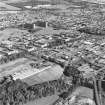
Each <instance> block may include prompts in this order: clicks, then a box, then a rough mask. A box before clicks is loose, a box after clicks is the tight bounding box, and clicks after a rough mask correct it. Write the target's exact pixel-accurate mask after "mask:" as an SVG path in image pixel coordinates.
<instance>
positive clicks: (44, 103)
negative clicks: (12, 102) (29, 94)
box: [24, 95, 59, 105]
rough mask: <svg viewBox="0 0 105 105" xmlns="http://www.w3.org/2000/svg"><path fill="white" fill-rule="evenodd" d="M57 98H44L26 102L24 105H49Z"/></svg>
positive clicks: (54, 96) (55, 96)
mask: <svg viewBox="0 0 105 105" xmlns="http://www.w3.org/2000/svg"><path fill="white" fill-rule="evenodd" d="M58 98H59V97H58V96H57V95H53V96H48V97H45V98H41V99H38V100H35V101H31V102H28V103H27V104H24V105H51V104H52V103H53V102H54V101H56V100H57V99H58Z"/></svg>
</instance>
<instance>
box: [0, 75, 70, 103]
mask: <svg viewBox="0 0 105 105" xmlns="http://www.w3.org/2000/svg"><path fill="white" fill-rule="evenodd" d="M69 88H70V85H68V84H65V82H64V81H62V80H61V79H58V80H53V81H47V82H43V83H41V84H35V85H32V86H29V85H28V84H27V83H25V82H22V81H21V80H19V79H17V80H13V78H12V76H9V77H4V78H3V79H2V80H1V81H0V105H21V104H23V103H27V102H29V101H33V100H35V99H39V98H42V97H47V96H51V95H54V94H60V93H63V92H64V91H67V90H68V89H69Z"/></svg>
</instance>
